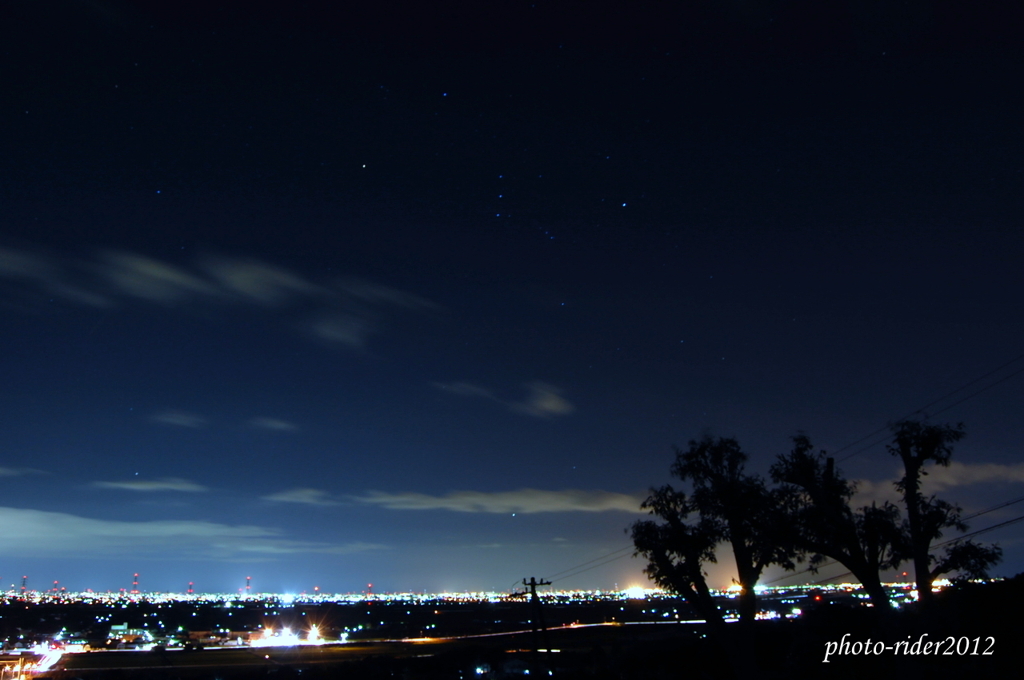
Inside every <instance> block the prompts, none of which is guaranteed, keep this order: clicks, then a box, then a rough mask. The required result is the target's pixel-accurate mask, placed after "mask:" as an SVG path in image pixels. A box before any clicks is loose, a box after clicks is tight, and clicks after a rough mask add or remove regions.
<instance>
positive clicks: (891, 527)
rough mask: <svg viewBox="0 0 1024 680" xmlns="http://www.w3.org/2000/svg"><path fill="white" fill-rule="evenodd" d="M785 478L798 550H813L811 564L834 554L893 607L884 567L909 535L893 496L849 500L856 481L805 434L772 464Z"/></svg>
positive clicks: (876, 600) (879, 601)
mask: <svg viewBox="0 0 1024 680" xmlns="http://www.w3.org/2000/svg"><path fill="white" fill-rule="evenodd" d="M771 476H772V479H773V480H774V481H775V482H776V483H778V484H781V485H782V486H781V490H782V495H783V499H784V505H785V508H786V514H787V515H788V517H789V519H790V521H789V522H788V523H787V526H788V527H789V528H790V530H791V531H792V532H793V538H792V540H793V542H794V545H795V547H796V548H797V550H798V551H800V552H802V553H805V554H806V553H810V566H811V568H812V569H814V568H815V567H817V566H819V565H820V564H821V563H822V562H824V561H825V560H826V559H828V558H831V559H833V560H835V561H837V562H839V563H840V564H842V565H843V566H845V567H846V568H847V569H849V570H850V573H852V574H853V576H854V577H855V578H856V579H857V580H858V581H860V582H861V585H863V586H864V590H865V591H866V592H867V593H868V596H869V597H870V598H871V601H872V603H873V604H874V605H875V606H876V607H878V608H880V609H881V610H888V609H889V608H890V607H891V603H890V601H889V596H888V594H887V593H886V590H885V587H884V586H882V578H881V573H880V572H881V571H883V570H886V569H895V568H896V567H897V566H898V565H899V564H900V563H901V562H902V561H903V559H904V557H905V555H906V553H907V549H908V541H907V538H906V534H905V532H904V530H903V527H902V525H901V517H900V511H899V508H897V507H896V506H895V505H893V504H892V503H889V502H885V503H883V504H882V506H881V507H879V506H878V505H877V504H874V503H872V504H871V505H869V506H864V507H861V508H858V509H856V510H855V509H853V508H852V507H851V506H850V500H851V498H852V497H853V494H854V492H855V491H856V484H855V483H854V482H850V481H848V480H846V479H845V478H844V477H843V475H842V472H841V471H840V470H838V469H836V467H835V462H834V460H833V459H832V458H829V457H828V456H827V454H826V453H825V452H824V451H819V452H817V453H815V452H814V447H813V445H812V444H811V441H810V439H809V438H808V437H807V436H805V435H797V436H796V437H793V450H792V451H791V452H790V453H789V454H786V455H781V456H779V459H778V461H777V462H776V463H775V465H773V466H772V469H771Z"/></svg>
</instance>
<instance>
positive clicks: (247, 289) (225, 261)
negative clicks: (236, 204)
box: [201, 257, 327, 307]
mask: <svg viewBox="0 0 1024 680" xmlns="http://www.w3.org/2000/svg"><path fill="white" fill-rule="evenodd" d="M201 266H202V268H203V269H204V270H205V271H206V273H207V274H208V275H209V276H210V277H211V278H212V279H214V280H215V281H216V282H217V283H218V284H219V285H220V287H221V289H222V290H223V291H224V292H226V293H230V294H233V295H236V296H238V297H239V298H241V299H243V300H245V301H248V302H252V303H255V304H259V305H266V306H270V307H280V306H283V305H287V304H291V303H294V302H296V301H298V300H300V299H302V298H309V297H322V296H325V295H326V294H327V291H326V290H325V289H324V288H323V287H321V286H318V285H316V284H314V283H312V282H311V281H308V280H306V279H304V278H303V277H301V276H299V275H298V274H295V273H294V272H290V271H288V270H287V269H284V268H281V267H275V266H274V265H271V264H268V263H266V262H261V261H259V260H254V259H232V258H213V257H208V258H204V259H203V260H202V264H201Z"/></svg>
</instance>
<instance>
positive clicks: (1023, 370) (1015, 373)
mask: <svg viewBox="0 0 1024 680" xmlns="http://www.w3.org/2000/svg"><path fill="white" fill-rule="evenodd" d="M1021 359H1024V354H1021V355H1018V356H1016V357H1014V358H1013V359H1010V360H1009V361H1007V362H1005V363H1003V364H1001V365H999V366H998V367H996V368H994V369H992V370H991V371H989V372H988V373H985V374H984V375H982V376H979V377H977V378H975V379H974V380H971V381H970V382H968V383H966V384H964V385H961V386H960V387H958V388H956V389H955V390H953V391H952V392H948V393H946V394H944V395H943V396H941V397H939V398H938V399H934V400H932V401H930V402H929V403H927V404H925V405H924V406H922V407H921V408H919V409H917V410H916V411H913V412H911V413H908V414H907V415H905V416H903V417H902V418H900V419H899V420H908V419H909V418H912V417H913V416H916V415H918V414H925V415H928V416H937V415H939V414H940V413H945V412H946V411H948V410H950V409H951V408H953V407H954V406H959V405H960V404H962V403H964V402H965V401H967V400H969V399H973V398H974V397H976V396H978V395H979V394H982V393H984V392H987V391H988V390H990V389H992V388H993V387H995V386H997V385H1000V384H1002V383H1004V382H1006V381H1007V380H1009V379H1010V378H1013V377H1016V376H1018V375H1020V374H1021V373H1024V367H1022V368H1019V369H1017V370H1016V371H1013V372H1012V373H1009V374H1007V375H1004V376H1003V377H1002V378H1000V379H999V380H996V381H995V382H993V383H989V384H988V385H986V386H985V387H982V388H981V389H980V390H976V391H974V392H972V393H970V394H968V395H967V396H965V397H963V398H962V399H959V400H957V401H954V402H953V403H952V404H948V405H947V406H944V407H943V408H941V409H939V410H937V411H932V412H931V413H930V414H927V413H926V409H928V408H929V407H931V406H934V405H935V404H938V403H941V402H943V401H945V400H946V399H948V398H949V397H951V396H953V395H954V394H957V393H958V392H962V391H963V390H965V389H967V388H968V387H971V386H972V385H976V384H978V383H979V382H981V381H982V380H985V379H986V378H988V377H990V376H992V375H994V374H996V373H998V372H999V371H1001V370H1003V369H1004V368H1006V367H1007V366H1010V365H1012V364H1014V363H1016V362H1018V361H1020V360H1021ZM888 429H889V426H888V425H886V426H884V427H880V428H879V429H877V430H874V431H873V432H871V433H870V434H868V435H866V436H864V437H861V438H860V439H858V440H857V441H855V442H852V443H850V444H847V445H846V446H844V447H842V448H840V449H838V450H836V451H835V452H834V453H833V455H837V454H839V453H841V452H843V451H845V450H847V449H849V448H852V447H854V446H857V445H858V444H860V443H861V442H863V441H865V440H867V439H871V438H872V437H874V436H875V435H878V434H881V433H882V432H885V431H887V430H888ZM888 439H889V437H888V436H886V437H883V438H882V439H880V440H878V441H873V442H871V443H870V444H868V445H866V446H862V447H861V448H859V449H857V450H856V451H853V452H851V453H849V454H847V455H845V456H843V457H842V458H837V459H836V462H837V463H841V462H842V461H844V460H848V459H850V458H852V457H854V456H856V455H857V454H858V453H863V452H864V451H867V450H868V449H870V448H873V447H875V446H877V445H878V444H881V443H882V442H884V441H887V440H888Z"/></svg>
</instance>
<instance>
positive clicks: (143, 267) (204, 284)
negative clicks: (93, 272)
mask: <svg viewBox="0 0 1024 680" xmlns="http://www.w3.org/2000/svg"><path fill="white" fill-rule="evenodd" d="M97 271H98V273H99V274H100V275H101V276H103V277H105V278H106V279H107V281H108V282H109V283H110V284H111V286H112V287H113V288H114V289H115V290H117V291H118V292H120V293H123V294H126V295H129V296H132V297H136V298H141V299H143V300H148V301H150V302H160V303H165V304H166V303H174V302H180V301H184V300H187V299H189V298H193V297H196V296H203V297H211V298H212V297H218V296H219V291H218V289H217V287H216V286H215V285H214V284H212V283H211V282H209V281H207V280H205V279H203V278H202V277H200V276H197V275H195V274H193V273H191V272H189V271H188V270H186V269H184V268H183V267H180V266H176V265H171V264H167V263H166V262H161V261H159V260H154V259H152V258H149V257H145V256H143V255H139V254H136V253H126V252H120V251H115V252H108V253H106V254H105V255H104V256H103V257H102V264H101V265H100V266H99V267H97Z"/></svg>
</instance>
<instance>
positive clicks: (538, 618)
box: [523, 576, 551, 671]
mask: <svg viewBox="0 0 1024 680" xmlns="http://www.w3.org/2000/svg"><path fill="white" fill-rule="evenodd" d="M523 585H524V586H526V587H527V588H529V589H530V602H532V603H533V606H534V609H535V610H536V613H535V615H534V616H531V617H530V621H531V623H532V624H533V665H534V670H536V671H539V670H540V667H539V664H538V661H539V658H538V653H539V651H540V645H539V644H538V640H543V642H544V654H545V657H547V654H548V653H549V652H550V651H551V645H550V644H548V629H547V626H545V625H544V610H543V609H541V606H540V597H538V596H537V586H549V585H551V581H545V580H544V579H541V580H540V581H538V580H536V579H535V578H534V577H532V576H531V577H530V580H529V581H527V580H526V579H525V578H524V579H523ZM547 665H548V664H547V663H545V664H544V666H547Z"/></svg>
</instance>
